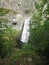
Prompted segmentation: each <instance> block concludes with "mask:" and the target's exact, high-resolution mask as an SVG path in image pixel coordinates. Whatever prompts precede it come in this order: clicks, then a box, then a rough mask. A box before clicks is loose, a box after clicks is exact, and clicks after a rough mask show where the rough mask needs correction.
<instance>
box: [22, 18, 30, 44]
mask: <svg viewBox="0 0 49 65" xmlns="http://www.w3.org/2000/svg"><path fill="white" fill-rule="evenodd" d="M29 29H30V17H29V18H27V19H25V21H24V27H23V31H22V36H21V41H22V42H25V43H27V42H28V38H29V35H30V32H29Z"/></svg>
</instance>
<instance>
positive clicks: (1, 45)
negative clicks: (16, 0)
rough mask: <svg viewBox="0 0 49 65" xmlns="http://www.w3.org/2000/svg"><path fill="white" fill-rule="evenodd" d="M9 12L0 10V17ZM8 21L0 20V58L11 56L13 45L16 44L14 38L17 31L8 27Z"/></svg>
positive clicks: (3, 9)
mask: <svg viewBox="0 0 49 65" xmlns="http://www.w3.org/2000/svg"><path fill="white" fill-rule="evenodd" d="M9 11H10V10H8V9H5V8H0V16H5V15H6V14H8V13H9ZM7 24H8V20H7V19H6V18H2V17H1V18H0V58H4V57H6V56H7V55H9V54H11V52H12V51H13V48H14V45H15V43H16V37H17V35H18V33H19V32H18V31H16V30H13V29H12V27H11V26H8V25H7Z"/></svg>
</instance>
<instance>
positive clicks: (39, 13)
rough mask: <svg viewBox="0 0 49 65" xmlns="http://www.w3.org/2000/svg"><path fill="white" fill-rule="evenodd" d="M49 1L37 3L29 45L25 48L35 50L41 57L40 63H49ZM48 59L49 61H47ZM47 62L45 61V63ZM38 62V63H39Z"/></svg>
mask: <svg viewBox="0 0 49 65" xmlns="http://www.w3.org/2000/svg"><path fill="white" fill-rule="evenodd" d="M48 2H49V1H48V0H41V1H40V4H39V3H35V7H36V12H35V11H34V12H33V15H32V18H31V24H30V27H31V28H30V37H29V41H28V45H25V46H24V49H26V50H27V49H30V50H34V51H35V52H36V53H37V54H38V55H39V56H40V57H41V58H42V57H46V58H45V59H44V58H42V59H40V61H41V62H39V63H38V62H37V63H38V64H39V65H46V64H47V65H48V64H49V63H48V62H49V61H48V60H49V30H48V29H49V3H48ZM46 60H47V61H46ZM38 61H39V60H38ZM44 62H45V63H44ZM38 64H37V65H38Z"/></svg>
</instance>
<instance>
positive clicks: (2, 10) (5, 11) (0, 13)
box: [0, 8, 10, 16]
mask: <svg viewBox="0 0 49 65" xmlns="http://www.w3.org/2000/svg"><path fill="white" fill-rule="evenodd" d="M9 12H10V10H9V9H5V8H0V16H5V15H6V14H8V13H9Z"/></svg>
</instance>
